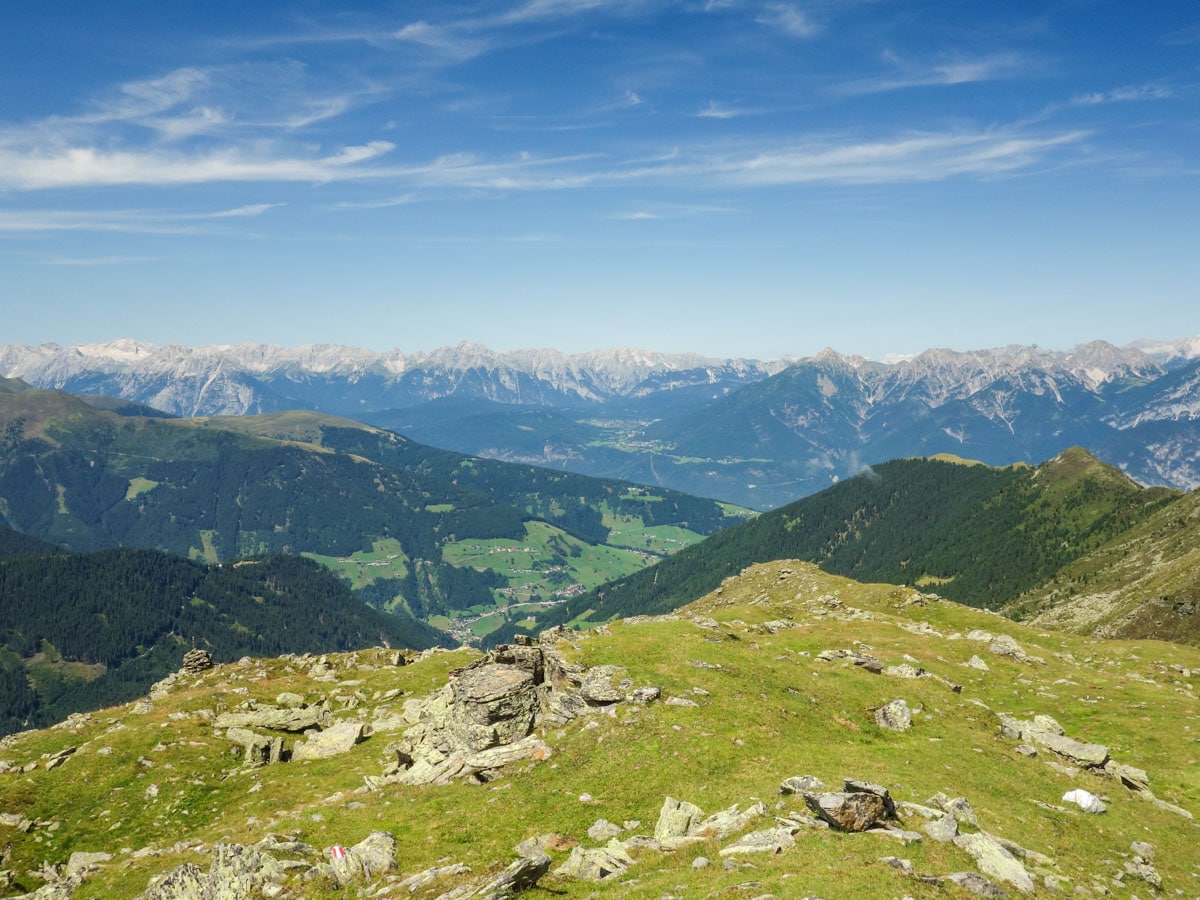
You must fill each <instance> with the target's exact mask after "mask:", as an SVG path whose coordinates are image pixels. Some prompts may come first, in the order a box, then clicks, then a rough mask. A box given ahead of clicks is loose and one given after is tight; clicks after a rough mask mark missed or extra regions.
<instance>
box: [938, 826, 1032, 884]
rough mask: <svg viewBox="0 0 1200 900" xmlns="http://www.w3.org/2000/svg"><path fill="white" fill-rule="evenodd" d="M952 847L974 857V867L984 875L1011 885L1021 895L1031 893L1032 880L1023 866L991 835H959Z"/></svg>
mask: <svg viewBox="0 0 1200 900" xmlns="http://www.w3.org/2000/svg"><path fill="white" fill-rule="evenodd" d="M954 846H956V847H958V848H960V849H962V850H965V851H966V852H967V853H969V854H970V855H971V856H972V857H974V859H975V865H977V866H978V867H979V871H980V872H982V873H983V874H984V875H987V876H989V877H990V878H995V879H996V880H997V881H1002V882H1005V883H1007V884H1011V885H1012V886H1013V887H1015V888H1016V889H1017V890H1018V891H1020V892H1022V893H1031V892H1032V891H1033V889H1034V884H1033V879H1032V878H1031V877H1030V876H1029V873H1028V872H1027V871H1025V866H1023V865H1022V864H1021V861H1020V860H1018V859H1017V858H1016V857H1015V856H1013V855H1012V854H1011V853H1010V852H1009V851H1008V850H1006V849H1005V848H1004V847H1003V846H1002V845H1001V844H1000V843H999V842H998V841H997V840H996V839H995V838H993V837H991V835H987V834H983V833H977V834H960V835H958V836H957V837H956V838H955V839H954Z"/></svg>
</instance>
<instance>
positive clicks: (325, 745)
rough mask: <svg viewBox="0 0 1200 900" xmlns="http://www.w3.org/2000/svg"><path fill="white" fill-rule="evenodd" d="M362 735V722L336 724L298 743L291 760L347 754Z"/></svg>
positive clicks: (297, 760) (325, 757)
mask: <svg viewBox="0 0 1200 900" xmlns="http://www.w3.org/2000/svg"><path fill="white" fill-rule="evenodd" d="M363 733H364V731H363V723H362V722H338V723H336V724H335V725H331V726H330V727H328V728H326V729H325V730H324V731H321V732H318V733H317V734H314V735H312V736H311V737H310V738H309V739H308V740H306V741H304V742H302V743H298V744H297V745H296V747H295V749H294V750H293V751H292V760H293V761H294V762H299V761H302V760H306V759H327V758H329V757H331V756H340V755H341V754H343V753H348V752H349V751H350V750H352V749H354V745H355V744H357V743H358V742H359V741H361V740H362V739H363Z"/></svg>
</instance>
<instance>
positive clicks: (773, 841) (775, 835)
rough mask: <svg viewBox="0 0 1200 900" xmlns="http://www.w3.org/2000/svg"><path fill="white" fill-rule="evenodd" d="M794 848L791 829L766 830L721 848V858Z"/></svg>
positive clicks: (794, 843)
mask: <svg viewBox="0 0 1200 900" xmlns="http://www.w3.org/2000/svg"><path fill="white" fill-rule="evenodd" d="M794 846H796V841H795V840H794V839H793V838H792V832H791V829H788V828H766V829H764V830H762V831H752V832H750V834H747V835H743V836H742V837H740V838H738V839H737V840H736V841H734V842H733V843H732V844H730V845H729V846H728V847H722V848H721V851H720V853H721V856H726V857H728V856H740V855H742V854H745V853H782V852H783V851H784V850H789V849H791V848H792V847H794Z"/></svg>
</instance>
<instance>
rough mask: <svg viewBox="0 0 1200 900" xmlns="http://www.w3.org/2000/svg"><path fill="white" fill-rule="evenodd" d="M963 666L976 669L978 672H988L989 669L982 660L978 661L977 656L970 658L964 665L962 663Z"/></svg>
mask: <svg viewBox="0 0 1200 900" xmlns="http://www.w3.org/2000/svg"><path fill="white" fill-rule="evenodd" d="M963 665H964V666H969V667H970V668H972V669H978V670H979V671H980V672H987V671H990V667H989V666H988V664H987V663H986V662H984V661H983V660H982V659H980V658H979V657H978V656H972V657H971V658H970V659H968V660H967V661H966V662H965V663H963Z"/></svg>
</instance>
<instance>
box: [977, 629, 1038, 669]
mask: <svg viewBox="0 0 1200 900" xmlns="http://www.w3.org/2000/svg"><path fill="white" fill-rule="evenodd" d="M972 634H974V632H972ZM967 637H968V638H969V637H970V635H967ZM988 650H990V651H991V652H992V653H995V654H996V655H997V656H1008V657H1011V658H1013V659H1015V660H1016V661H1017V662H1019V663H1025V664H1026V665H1029V664H1035V663H1036V664H1037V665H1039V666H1044V665H1045V664H1046V660H1044V659H1042V658H1041V657H1040V656H1031V655H1030V654H1028V653H1026V652H1025V650H1024V648H1022V647H1021V645H1020V644H1018V643H1017V642H1016V640H1015V639H1013V637H1012V636H1011V635H1007V634H998V635H996V636H995V637H994V638H992V641H991V643H990V644H988Z"/></svg>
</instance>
